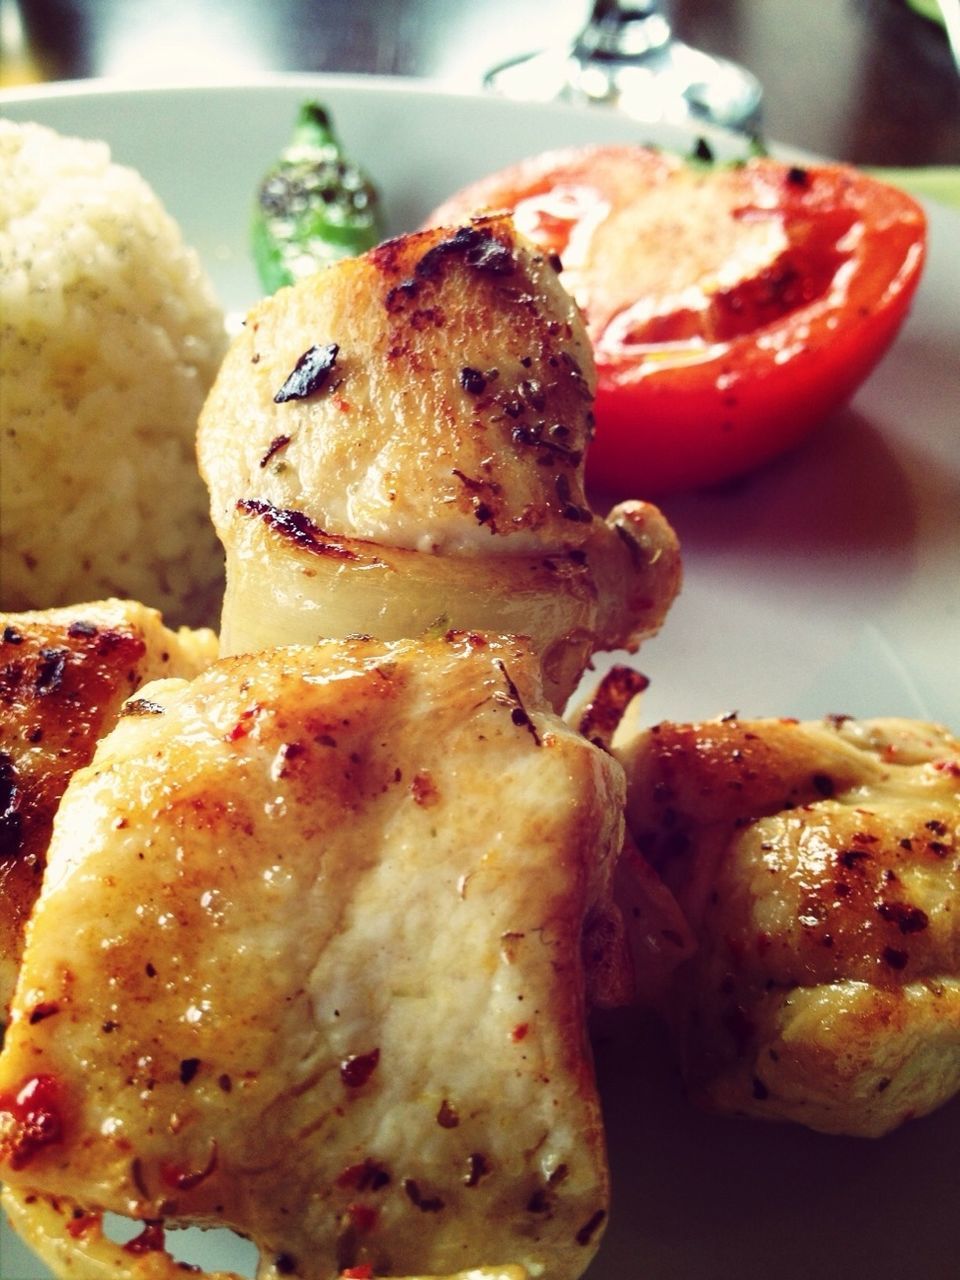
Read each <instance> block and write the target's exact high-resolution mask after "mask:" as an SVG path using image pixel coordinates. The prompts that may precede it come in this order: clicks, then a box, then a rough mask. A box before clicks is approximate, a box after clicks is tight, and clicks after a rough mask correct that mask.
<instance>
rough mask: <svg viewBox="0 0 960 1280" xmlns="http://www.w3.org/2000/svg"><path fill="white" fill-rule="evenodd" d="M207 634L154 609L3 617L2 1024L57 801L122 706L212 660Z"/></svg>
mask: <svg viewBox="0 0 960 1280" xmlns="http://www.w3.org/2000/svg"><path fill="white" fill-rule="evenodd" d="M216 653H217V644H216V638H215V637H214V635H213V633H212V632H209V631H190V630H188V629H186V628H181V629H180V630H178V631H171V630H169V629H168V628H167V627H165V626H164V625H163V621H162V619H161V617H160V614H159V613H157V612H156V610H154V609H148V608H147V607H146V606H144V605H141V604H137V603H136V602H134V601H128V600H105V601H99V602H96V603H91V604H81V605H76V606H73V607H70V608H64V609H49V610H42V611H37V612H32V613H7V614H0V1022H3V1021H5V1012H6V1009H7V1006H8V1004H9V1002H10V997H11V996H12V994H13V987H14V983H15V982H16V975H17V965H18V963H19V959H20V949H21V946H22V935H23V929H24V925H25V923H26V920H27V917H28V916H29V914H30V909H31V907H32V906H33V903H34V900H35V899H36V896H37V894H38V893H39V891H40V881H41V877H42V875H43V868H44V865H45V862H46V853H47V845H48V843H49V840H50V831H51V827H52V825H53V818H54V814H55V813H56V810H57V806H58V804H59V803H60V797H61V796H62V794H63V791H64V788H65V787H66V785H67V782H68V781H69V779H70V776H71V775H72V774H73V773H74V771H75V770H76V769H79V768H80V767H81V766H82V765H85V764H87V763H88V762H89V760H90V758H91V756H92V755H93V751H94V747H95V746H96V743H97V740H98V738H100V737H101V736H102V735H103V734H104V733H106V732H107V731H108V730H109V729H110V728H112V726H113V725H114V723H115V722H116V719H117V716H118V715H119V712H120V707H121V705H122V703H123V701H124V699H125V698H128V697H129V696H130V695H131V694H133V693H134V692H135V691H136V690H137V689H138V688H139V687H140V686H141V685H142V684H144V683H145V682H146V681H148V680H154V679H156V678H157V677H159V676H165V675H169V676H184V677H189V676H192V675H195V674H196V673H197V672H198V671H200V670H202V669H203V668H204V667H205V666H207V665H209V663H210V662H212V661H213V660H214V658H215V657H216Z"/></svg>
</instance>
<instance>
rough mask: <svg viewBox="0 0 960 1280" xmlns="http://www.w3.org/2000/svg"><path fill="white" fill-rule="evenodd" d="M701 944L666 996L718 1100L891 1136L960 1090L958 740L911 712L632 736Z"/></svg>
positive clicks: (648, 839) (637, 804)
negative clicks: (899, 716)
mask: <svg viewBox="0 0 960 1280" xmlns="http://www.w3.org/2000/svg"><path fill="white" fill-rule="evenodd" d="M615 754H616V755H617V756H618V758H619V759H620V760H621V762H622V763H623V764H624V767H625V769H626V772H627V778H628V799H627V823H628V827H629V828H630V830H631V831H632V833H633V836H634V838H635V840H636V841H637V844H638V846H639V848H640V849H641V851H642V852H643V853H644V854H645V855H646V857H647V858H649V860H650V862H651V863H652V865H653V867H654V868H655V869H656V871H657V872H659V874H660V875H661V876H662V877H663V880H664V882H665V883H666V885H667V886H668V887H669V888H670V889H671V890H672V891H673V893H674V894H675V896H676V898H677V901H678V902H679V904H680V906H681V908H682V909H683V911H684V913H685V915H686V917H687V919H688V921H689V923H690V926H691V929H692V931H693V934H694V936H695V938H696V940H697V944H698V950H697V952H696V954H695V956H694V957H693V958H692V959H691V960H689V961H688V962H687V963H686V964H685V965H683V966H682V967H681V968H680V970H678V972H677V975H676V977H675V978H674V979H673V981H672V982H671V983H670V985H669V986H668V988H667V992H666V997H665V1000H664V1005H665V1007H666V1010H667V1016H668V1018H669V1020H670V1022H671V1023H672V1025H673V1026H674V1028H675V1031H676V1036H677V1042H678V1046H679V1049H680V1054H681V1061H682V1066H683V1070H684V1073H685V1076H686V1078H687V1080H688V1082H689V1085H690V1087H691V1090H692V1092H693V1094H694V1095H695V1096H696V1097H697V1098H698V1099H699V1100H701V1101H702V1102H704V1103H705V1104H706V1105H708V1106H710V1107H713V1108H716V1109H719V1110H723V1111H731V1112H737V1113H740V1114H748V1115H752V1116H758V1117H764V1118H770V1119H788V1120H795V1121H799V1122H801V1123H804V1124H806V1125H808V1126H810V1127H812V1128H815V1129H820V1130H823V1131H825V1132H831V1133H851V1134H862V1135H865V1136H877V1135H880V1134H882V1133H885V1132H888V1131H889V1130H890V1129H893V1128H895V1127H896V1126H897V1125H899V1124H901V1123H902V1122H903V1121H904V1120H907V1119H909V1118H911V1117H913V1116H919V1115H923V1114H925V1113H927V1112H929V1111H931V1110H933V1109H934V1108H936V1107H938V1106H939V1105H941V1104H942V1103H944V1102H945V1101H947V1100H948V1099H949V1098H950V1097H952V1096H953V1095H954V1094H955V1093H956V1092H957V1091H958V1089H960V743H958V742H957V740H956V739H955V738H954V737H952V735H951V734H950V733H949V732H948V731H947V730H945V729H942V728H940V727H938V726H935V725H926V724H920V723H917V722H913V721H902V720H878V721H855V720H850V719H848V718H844V717H838V718H834V719H830V720H826V721H824V722H822V723H816V724H814V723H798V722H796V721H792V720H759V721H746V720H743V721H740V720H736V719H733V720H728V721H716V722H709V723H703V724H692V725H691V724H688V725H678V724H669V723H664V724H660V725H655V726H653V727H652V728H650V729H648V730H646V731H644V732H641V733H638V734H637V733H633V732H631V731H630V730H628V729H625V730H624V732H623V733H622V734H621V735H620V737H619V739H615Z"/></svg>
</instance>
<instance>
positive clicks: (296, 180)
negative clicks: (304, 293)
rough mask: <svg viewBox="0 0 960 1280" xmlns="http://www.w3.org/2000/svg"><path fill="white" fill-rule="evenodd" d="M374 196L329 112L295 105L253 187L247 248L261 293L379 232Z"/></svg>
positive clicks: (359, 247)
mask: <svg viewBox="0 0 960 1280" xmlns="http://www.w3.org/2000/svg"><path fill="white" fill-rule="evenodd" d="M380 219H381V214H380V205H379V198H378V195H377V192H376V189H375V188H374V186H373V184H372V183H371V182H370V180H369V178H368V177H367V175H366V174H365V173H364V172H363V171H362V170H361V169H360V168H358V167H357V165H355V164H353V163H352V161H350V160H348V159H347V158H346V156H344V154H343V150H342V149H341V146H340V143H339V142H338V140H337V137H336V135H335V134H334V132H333V126H332V124H331V121H330V116H329V114H328V112H327V111H326V110H325V109H324V108H323V107H322V106H321V105H320V104H319V103H317V102H306V103H304V105H303V106H302V107H301V108H300V112H299V115H298V116H297V123H296V126H295V128H294V131H293V136H292V138H291V139H290V142H289V144H288V146H287V147H285V148H284V150H283V151H282V152H281V154H280V158H279V160H278V161H277V164H276V165H275V166H274V167H273V168H272V169H271V170H270V172H269V173H268V174H267V175H266V177H265V178H264V179H263V182H262V183H261V184H260V189H259V191H258V193H257V206H256V210H255V213H254V221H253V255H254V260H255V262H256V266H257V272H258V273H259V276H260V282H261V284H262V285H263V288H264V289H265V290H266V292H267V293H273V292H274V291H275V290H277V289H279V288H280V287H281V286H282V285H285V284H293V283H294V281H296V280H301V279H303V277H304V276H308V275H311V274H312V273H313V272H314V271H317V270H318V269H319V268H320V267H324V266H327V265H328V264H329V263H331V262H336V261H337V260H338V259H339V258H351V257H354V256H355V255H356V254H358V253H363V252H364V251H365V250H366V249H371V248H372V247H373V246H374V245H375V244H377V243H378V242H379V241H380V240H381V239H382V238H383V230H382V227H381V221H380Z"/></svg>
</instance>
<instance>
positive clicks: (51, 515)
mask: <svg viewBox="0 0 960 1280" xmlns="http://www.w3.org/2000/svg"><path fill="white" fill-rule="evenodd" d="M0 172H2V182H0V607H2V608H4V609H10V610H23V609H41V608H48V607H51V606H56V605H65V604H71V603H74V602H76V601H78V600H90V599H103V598H106V597H108V596H126V597H132V598H134V599H137V600H141V601H143V602H144V603H146V604H149V605H152V606H154V607H155V608H158V609H160V610H162V612H163V613H164V615H165V617H166V619H167V620H168V621H169V622H172V623H187V624H191V625H197V624H200V623H209V622H211V621H213V620H215V618H216V614H217V610H218V606H219V599H220V594H221V591H222V552H221V549H220V546H219V543H218V542H217V540H216V537H215V535H214V532H213V527H212V525H211V523H210V520H209V514H208V505H209V504H208V497H207V492H206V489H205V488H204V486H203V483H202V481H201V480H200V476H199V473H198V471H197V465H196V453H195V443H194V438H195V433H196V423H197V417H198V415H199V412H200V408H201V406H202V404H203V401H204V398H205V396H206V393H207V391H208V390H209V387H210V384H211V382H212V381H213V377H214V374H215V373H216V370H217V367H218V365H219V363H220V359H221V357H222V355H223V351H224V349H225V346H226V341H225V334H224V318H223V313H222V311H221V309H220V307H219V306H218V304H217V302H216V299H215V298H214V294H213V290H212V287H211V285H210V283H209V281H208V280H207V278H206V276H205V275H204V273H203V270H202V268H201V266H200V263H199V259H198V258H197V256H196V254H195V253H194V252H193V251H192V250H191V249H189V248H187V247H186V246H185V245H184V243H183V239H182V236H181V233H180V230H179V228H178V227H177V226H176V224H175V223H174V221H173V220H172V219H171V218H170V216H169V215H168V214H167V213H166V211H165V210H164V209H163V207H162V206H161V205H160V203H159V201H158V199H157V197H156V196H155V195H154V193H153V192H152V191H151V190H150V188H149V187H148V186H147V184H146V183H145V182H144V180H143V179H142V178H141V177H140V176H139V175H138V174H136V173H134V172H133V171H132V170H131V169H127V168H123V167H121V166H119V165H115V164H112V163H111V162H110V152H109V149H108V148H107V146H106V144H104V143H101V142H87V141H81V140H79V139H74V138H64V137H61V136H60V135H58V134H56V133H54V132H53V131H52V130H50V129H46V128H43V127H41V126H39V125H33V124H27V125H17V124H14V123H11V122H10V121H4V120H0Z"/></svg>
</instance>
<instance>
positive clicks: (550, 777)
mask: <svg viewBox="0 0 960 1280" xmlns="http://www.w3.org/2000/svg"><path fill="white" fill-rule="evenodd" d="M142 696H143V698H144V699H146V700H148V702H149V706H150V710H151V711H152V714H143V715H129V716H125V717H123V718H122V719H121V720H120V722H119V724H118V725H117V727H116V729H115V730H114V731H113V732H112V733H111V734H110V735H109V736H108V737H107V738H105V739H104V740H103V741H102V742H101V744H100V746H99V747H98V750H97V754H96V756H95V758H94V760H93V762H92V764H91V765H90V766H89V768H87V769H86V770H84V771H82V772H81V773H80V774H77V775H75V777H74V778H73V779H72V781H71V783H70V785H69V786H68V788H67V790H66V793H65V795H64V798H63V801H62V804H61V809H60V815H59V818H58V822H57V824H56V827H55V831H54V837H53V840H52V843H51V847H50V854H49V862H48V868H47V874H46V876H45V878H44V885H43V890H42V893H41V896H40V899H39V901H38V903H37V906H36V908H35V910H34V915H33V918H32V922H31V928H30V932H29V941H28V945H27V948H26V952H25V956H24V960H23V965H22V968H21V976H20V982H19V985H18V989H17V995H16V997H15V1000H14V1005H13V1010H12V1019H11V1023H10V1026H9V1029H8V1032H7V1038H6V1043H5V1045H4V1048H3V1052H2V1054H0V1100H2V1101H0V1176H2V1179H3V1181H4V1182H5V1183H8V1184H9V1187H10V1188H11V1190H10V1191H9V1192H8V1200H9V1201H10V1203H11V1205H12V1206H13V1216H14V1221H15V1222H16V1221H21V1220H22V1218H23V1215H24V1214H26V1215H27V1217H28V1218H29V1217H30V1208H29V1205H28V1204H27V1203H26V1202H25V1201H24V1197H25V1196H27V1195H30V1196H36V1197H39V1198H40V1199H39V1200H38V1201H37V1203H38V1204H40V1203H41V1202H42V1201H43V1198H44V1197H46V1198H47V1200H49V1199H50V1198H52V1199H53V1200H55V1201H56V1202H57V1203H58V1204H59V1205H61V1206H70V1213H71V1215H75V1216H76V1220H80V1219H82V1218H83V1215H84V1214H90V1215H92V1216H93V1225H94V1226H95V1225H96V1219H97V1215H99V1214H100V1213H101V1212H102V1211H104V1210H112V1211H114V1212H117V1213H120V1214H126V1215H128V1216H131V1217H134V1218H139V1219H142V1220H143V1221H144V1222H145V1223H146V1224H148V1230H149V1231H150V1232H152V1234H150V1235H148V1238H147V1239H146V1241H145V1242H144V1249H149V1250H150V1251H153V1252H156V1254H157V1256H158V1258H159V1257H160V1256H161V1252H162V1237H161V1234H160V1230H161V1224H165V1225H167V1226H175V1225H178V1224H180V1225H183V1224H188V1223H198V1224H202V1225H207V1226H210V1225H219V1226H227V1227H231V1228H233V1229H235V1230H236V1231H239V1232H241V1233H242V1234H243V1235H245V1236H248V1237H249V1238H250V1239H252V1240H253V1241H254V1242H255V1243H256V1244H257V1246H258V1247H259V1249H260V1251H261V1256H262V1260H263V1261H262V1267H261V1272H260V1274H261V1276H262V1277H271V1278H272V1277H275V1276H279V1275H286V1276H296V1277H301V1278H302V1280H329V1277H331V1276H333V1275H337V1274H339V1271H340V1269H342V1268H346V1267H362V1266H367V1265H369V1266H370V1267H371V1268H372V1269H373V1271H374V1273H375V1274H381V1273H383V1274H388V1275H404V1274H410V1273H412V1272H423V1273H427V1274H439V1273H446V1272H452V1271H458V1270H463V1269H466V1268H470V1267H481V1266H484V1265H486V1266H490V1265H503V1266H511V1265H512V1266H516V1267H526V1268H527V1269H528V1270H529V1271H530V1272H531V1273H532V1274H535V1275H540V1274H546V1275H549V1276H551V1277H554V1278H556V1280H568V1278H569V1280H572V1278H573V1277H577V1276H579V1275H581V1273H582V1272H583V1271H584V1270H585V1268H586V1266H587V1264H588V1262H589V1260H590V1258H591V1257H592V1255H593V1253H594V1252H595V1250H596V1247H597V1245H598V1244H599V1241H600V1237H601V1235H602V1231H603V1225H604V1221H605V1217H606V1212H607V1171H606V1165H605V1157H604V1143H603V1134H602V1127H601V1116H600V1110H599V1105H598V1101H597V1097H596V1093H595V1088H594V1082H593V1076H592V1068H591V1063H590V1057H589V1049H588V1045H587V1041H586V1034H585V1027H584V1008H585V1002H586V1000H587V988H588V984H592V983H593V982H594V981H595V980H597V976H598V975H599V980H600V981H601V982H603V983H606V982H607V981H608V980H609V977H610V975H611V974H612V973H613V972H614V970H615V968H616V963H615V961H612V960H611V959H610V957H609V956H608V955H606V954H599V953H601V952H604V951H605V949H606V948H607V947H608V946H615V945H616V936H617V928H616V915H615V912H614V911H613V909H612V907H611V904H610V893H609V881H610V878H611V876H612V872H613V866H614V862H615V859H616V855H617V853H618V851H619V849H620V846H621V842H622V836H623V818H622V812H623V774H622V770H621V769H620V766H619V765H618V764H617V763H616V762H615V761H614V760H613V759H612V757H611V756H609V755H608V754H607V753H605V752H603V751H601V750H599V749H597V748H595V747H594V746H592V745H591V744H590V743H588V742H587V741H586V740H585V739H583V738H582V737H581V736H580V735H578V734H576V733H574V732H573V731H572V730H570V729H569V728H568V727H567V726H566V725H565V724H564V722H563V721H562V720H560V719H559V718H558V717H556V716H554V715H553V714H552V713H550V712H549V711H548V710H546V709H545V705H544V702H543V699H542V693H541V690H540V685H539V672H538V664H537V661H536V658H535V656H534V655H533V654H532V652H531V651H530V649H529V648H528V647H527V646H526V645H525V644H524V643H522V642H519V641H513V640H510V639H497V638H493V637H486V638H485V637H482V636H479V635H474V634H462V633H461V634H455V635H451V636H448V637H445V638H443V639H437V640H432V641H429V642H398V643H395V644H384V643H381V642H376V641H370V640H361V639H354V640H352V641H344V642H339V643H338V642H329V643H326V644H323V645H320V646H316V647H311V648H299V647H293V648H288V649H281V650H274V651H270V652H264V653H260V654H257V655H247V656H240V657H233V658H227V659H222V660H221V661H219V662H218V663H217V664H215V665H214V666H213V667H211V668H210V669H209V670H208V671H206V672H205V673H203V674H201V675H200V676H198V677H197V678H196V679H195V680H194V681H193V682H192V683H190V684H185V683H183V682H179V681H161V682H157V683H155V684H152V685H150V686H148V687H147V688H146V689H145V690H144V691H143V694H142ZM65 937H69V938H70V939H71V945H70V948H69V951H65V949H64V946H63V939H64V938H65ZM18 1196H19V1197H20V1200H19V1201H18V1200H17V1197H18ZM18 1205H19V1208H18V1207H17V1206H18ZM40 1212H41V1209H37V1213H40ZM27 1229H28V1231H29V1230H30V1229H29V1228H27ZM35 1231H36V1232H40V1233H41V1234H42V1231H41V1229H40V1228H39V1227H38V1228H36V1229H35ZM83 1235H84V1232H83V1231H82V1230H80V1229H79V1228H77V1227H74V1229H73V1233H72V1235H70V1237H69V1239H68V1240H66V1241H61V1244H62V1247H63V1249H64V1250H65V1251H66V1252H65V1253H64V1257H66V1258H67V1259H68V1261H67V1262H64V1263H63V1264H62V1267H63V1274H74V1273H73V1272H71V1271H69V1267H70V1265H71V1262H70V1261H69V1259H74V1255H77V1256H79V1254H78V1253H77V1251H78V1250H82V1248H83V1247H84V1246H83ZM71 1241H72V1242H73V1243H72V1244H71ZM151 1241H152V1242H153V1243H152V1244H151ZM74 1260H75V1259H74ZM156 1265H157V1266H159V1265H160V1263H159V1262H158V1263H157V1264H156ZM111 1274H112V1272H111ZM151 1274H153V1273H151Z"/></svg>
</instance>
